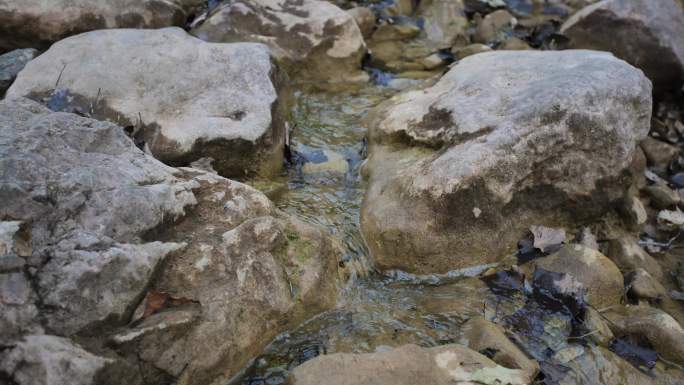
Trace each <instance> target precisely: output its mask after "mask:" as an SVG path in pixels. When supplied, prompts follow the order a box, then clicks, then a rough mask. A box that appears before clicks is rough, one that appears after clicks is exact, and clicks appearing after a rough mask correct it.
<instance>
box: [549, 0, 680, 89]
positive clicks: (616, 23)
mask: <svg viewBox="0 0 684 385" xmlns="http://www.w3.org/2000/svg"><path fill="white" fill-rule="evenodd" d="M561 33H563V34H564V35H566V36H567V37H569V38H570V39H571V41H572V43H571V44H572V46H573V47H575V48H587V49H595V50H599V51H609V52H612V53H614V54H615V55H616V56H618V57H619V58H622V59H624V60H626V61H628V62H629V63H631V64H632V65H634V66H636V67H638V68H641V69H642V70H644V72H645V73H646V75H647V76H648V77H649V78H650V79H651V80H652V81H653V83H654V88H655V89H656V91H657V92H660V91H672V90H677V89H678V88H679V87H681V84H682V82H683V81H684V10H682V8H681V7H680V5H679V4H677V1H676V0H659V1H652V0H603V1H600V2H598V3H596V4H592V5H590V6H588V7H586V8H584V9H582V10H580V11H579V12H577V13H576V14H574V15H573V16H572V17H571V18H570V19H568V20H567V21H566V22H565V24H563V26H562V28H561Z"/></svg>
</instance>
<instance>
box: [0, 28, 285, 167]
mask: <svg viewBox="0 0 684 385" xmlns="http://www.w3.org/2000/svg"><path fill="white" fill-rule="evenodd" d="M86 58H87V59H86ZM280 76H281V75H279V72H278V70H277V68H276V67H275V66H274V64H273V62H272V60H271V58H270V56H269V53H268V50H267V49H266V47H265V46H263V45H258V44H212V43H205V42H202V41H201V40H198V39H195V38H193V37H192V36H190V35H188V34H187V33H185V32H184V31H182V30H181V29H177V28H168V29H161V30H154V31H150V30H126V29H124V30H104V31H95V32H89V33H86V34H82V35H78V36H74V37H71V38H68V39H65V40H62V41H60V42H58V43H56V44H55V45H53V46H52V47H51V48H50V49H49V50H48V51H47V52H45V53H44V54H43V55H41V56H40V57H39V58H37V59H35V60H33V61H31V62H30V63H29V65H27V66H26V68H25V69H24V71H22V73H21V74H20V75H19V77H18V78H17V80H16V81H15V83H14V84H13V85H12V87H11V88H10V89H9V90H8V92H7V98H16V97H21V96H28V97H31V98H34V99H41V100H45V101H47V103H48V105H49V106H51V108H53V109H60V110H68V111H75V112H80V113H82V114H86V115H91V116H93V117H95V118H98V119H108V120H111V121H114V122H116V123H118V124H120V125H121V126H123V127H128V130H129V131H130V133H131V135H132V136H133V137H134V138H135V140H136V141H137V143H138V145H139V146H141V147H143V146H144V147H145V148H148V149H149V151H151V153H152V154H153V155H154V156H155V157H156V158H157V159H160V160H162V161H163V162H166V163H170V164H174V165H184V164H185V165H187V164H189V163H190V162H193V161H195V160H198V159H200V158H204V157H209V158H212V159H214V162H213V167H214V169H215V170H217V171H218V172H219V173H220V174H222V175H228V176H243V175H245V174H261V175H266V176H267V175H273V174H274V173H276V172H277V170H278V169H279V168H280V167H281V164H282V159H283V146H284V140H285V132H284V131H285V124H284V121H283V115H282V114H283V113H284V111H283V109H284V108H286V107H285V102H284V99H286V96H285V94H284V88H283V85H282V84H281V82H280V78H279V77H280ZM58 79H59V81H58V82H57V80H58ZM56 82H57V83H58V84H57V86H55V84H56ZM139 90H145V92H141V91H139ZM60 95H64V97H63V100H61V102H63V104H64V105H57V104H59V103H57V101H58V99H57V97H58V96H60Z"/></svg>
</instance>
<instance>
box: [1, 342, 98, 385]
mask: <svg viewBox="0 0 684 385" xmlns="http://www.w3.org/2000/svg"><path fill="white" fill-rule="evenodd" d="M0 358H1V359H0V376H2V377H3V378H7V379H8V380H9V381H10V383H12V384H17V385H55V384H72V385H91V384H95V383H97V382H96V377H97V376H98V373H100V372H101V371H102V370H103V368H104V367H105V366H106V365H108V364H110V363H111V360H109V359H106V358H102V357H99V356H96V355H93V354H91V353H89V352H87V351H86V350H84V349H83V348H82V347H80V346H78V345H76V344H74V343H73V342H71V341H69V340H68V339H66V338H61V337H56V336H50V335H29V336H26V337H24V339H23V340H21V341H20V342H18V343H17V344H16V345H15V346H14V347H12V348H10V349H8V350H6V351H4V352H1V353H0Z"/></svg>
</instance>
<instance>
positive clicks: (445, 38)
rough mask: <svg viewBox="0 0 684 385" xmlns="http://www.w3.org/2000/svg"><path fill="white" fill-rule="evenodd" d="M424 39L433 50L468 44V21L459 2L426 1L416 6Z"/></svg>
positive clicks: (450, 0)
mask: <svg viewBox="0 0 684 385" xmlns="http://www.w3.org/2000/svg"><path fill="white" fill-rule="evenodd" d="M417 16H418V17H420V18H421V19H422V20H423V30H424V31H425V37H426V39H427V41H428V42H429V43H430V45H432V46H433V48H439V49H441V48H450V47H453V46H464V45H466V44H468V42H469V41H468V34H467V28H468V19H466V17H465V13H464V6H463V2H462V1H461V0H427V1H421V2H420V4H419V5H418V10H417Z"/></svg>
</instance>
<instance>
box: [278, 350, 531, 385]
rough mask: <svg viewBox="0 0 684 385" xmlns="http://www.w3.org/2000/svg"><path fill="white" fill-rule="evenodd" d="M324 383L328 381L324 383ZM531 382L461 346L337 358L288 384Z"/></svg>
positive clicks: (304, 368)
mask: <svg viewBox="0 0 684 385" xmlns="http://www.w3.org/2000/svg"><path fill="white" fill-rule="evenodd" d="M323 379H324V380H323ZM532 380H533V378H532V377H529V376H527V375H526V374H525V373H524V372H523V371H522V370H519V369H508V368H505V367H502V366H499V365H497V364H496V363H494V362H493V361H492V360H490V359H489V358H487V357H485V356H483V355H482V354H480V353H478V352H476V351H474V350H471V349H468V348H466V347H464V346H461V345H444V346H440V347H436V348H431V349H428V348H420V347H418V346H415V345H405V346H402V347H399V348H396V349H394V350H391V351H388V352H382V353H368V354H347V353H336V354H331V355H327V356H319V357H316V358H315V359H313V360H310V361H307V362H305V363H304V364H302V365H301V366H298V367H296V368H295V369H294V370H293V371H292V373H291V375H290V378H289V379H288V384H290V385H315V384H320V383H321V381H323V382H324V383H325V384H326V385H360V384H364V385H387V384H392V385H415V384H433V385H455V384H463V385H466V384H473V383H481V384H497V383H499V384H508V385H523V384H529V383H531V381H532Z"/></svg>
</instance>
